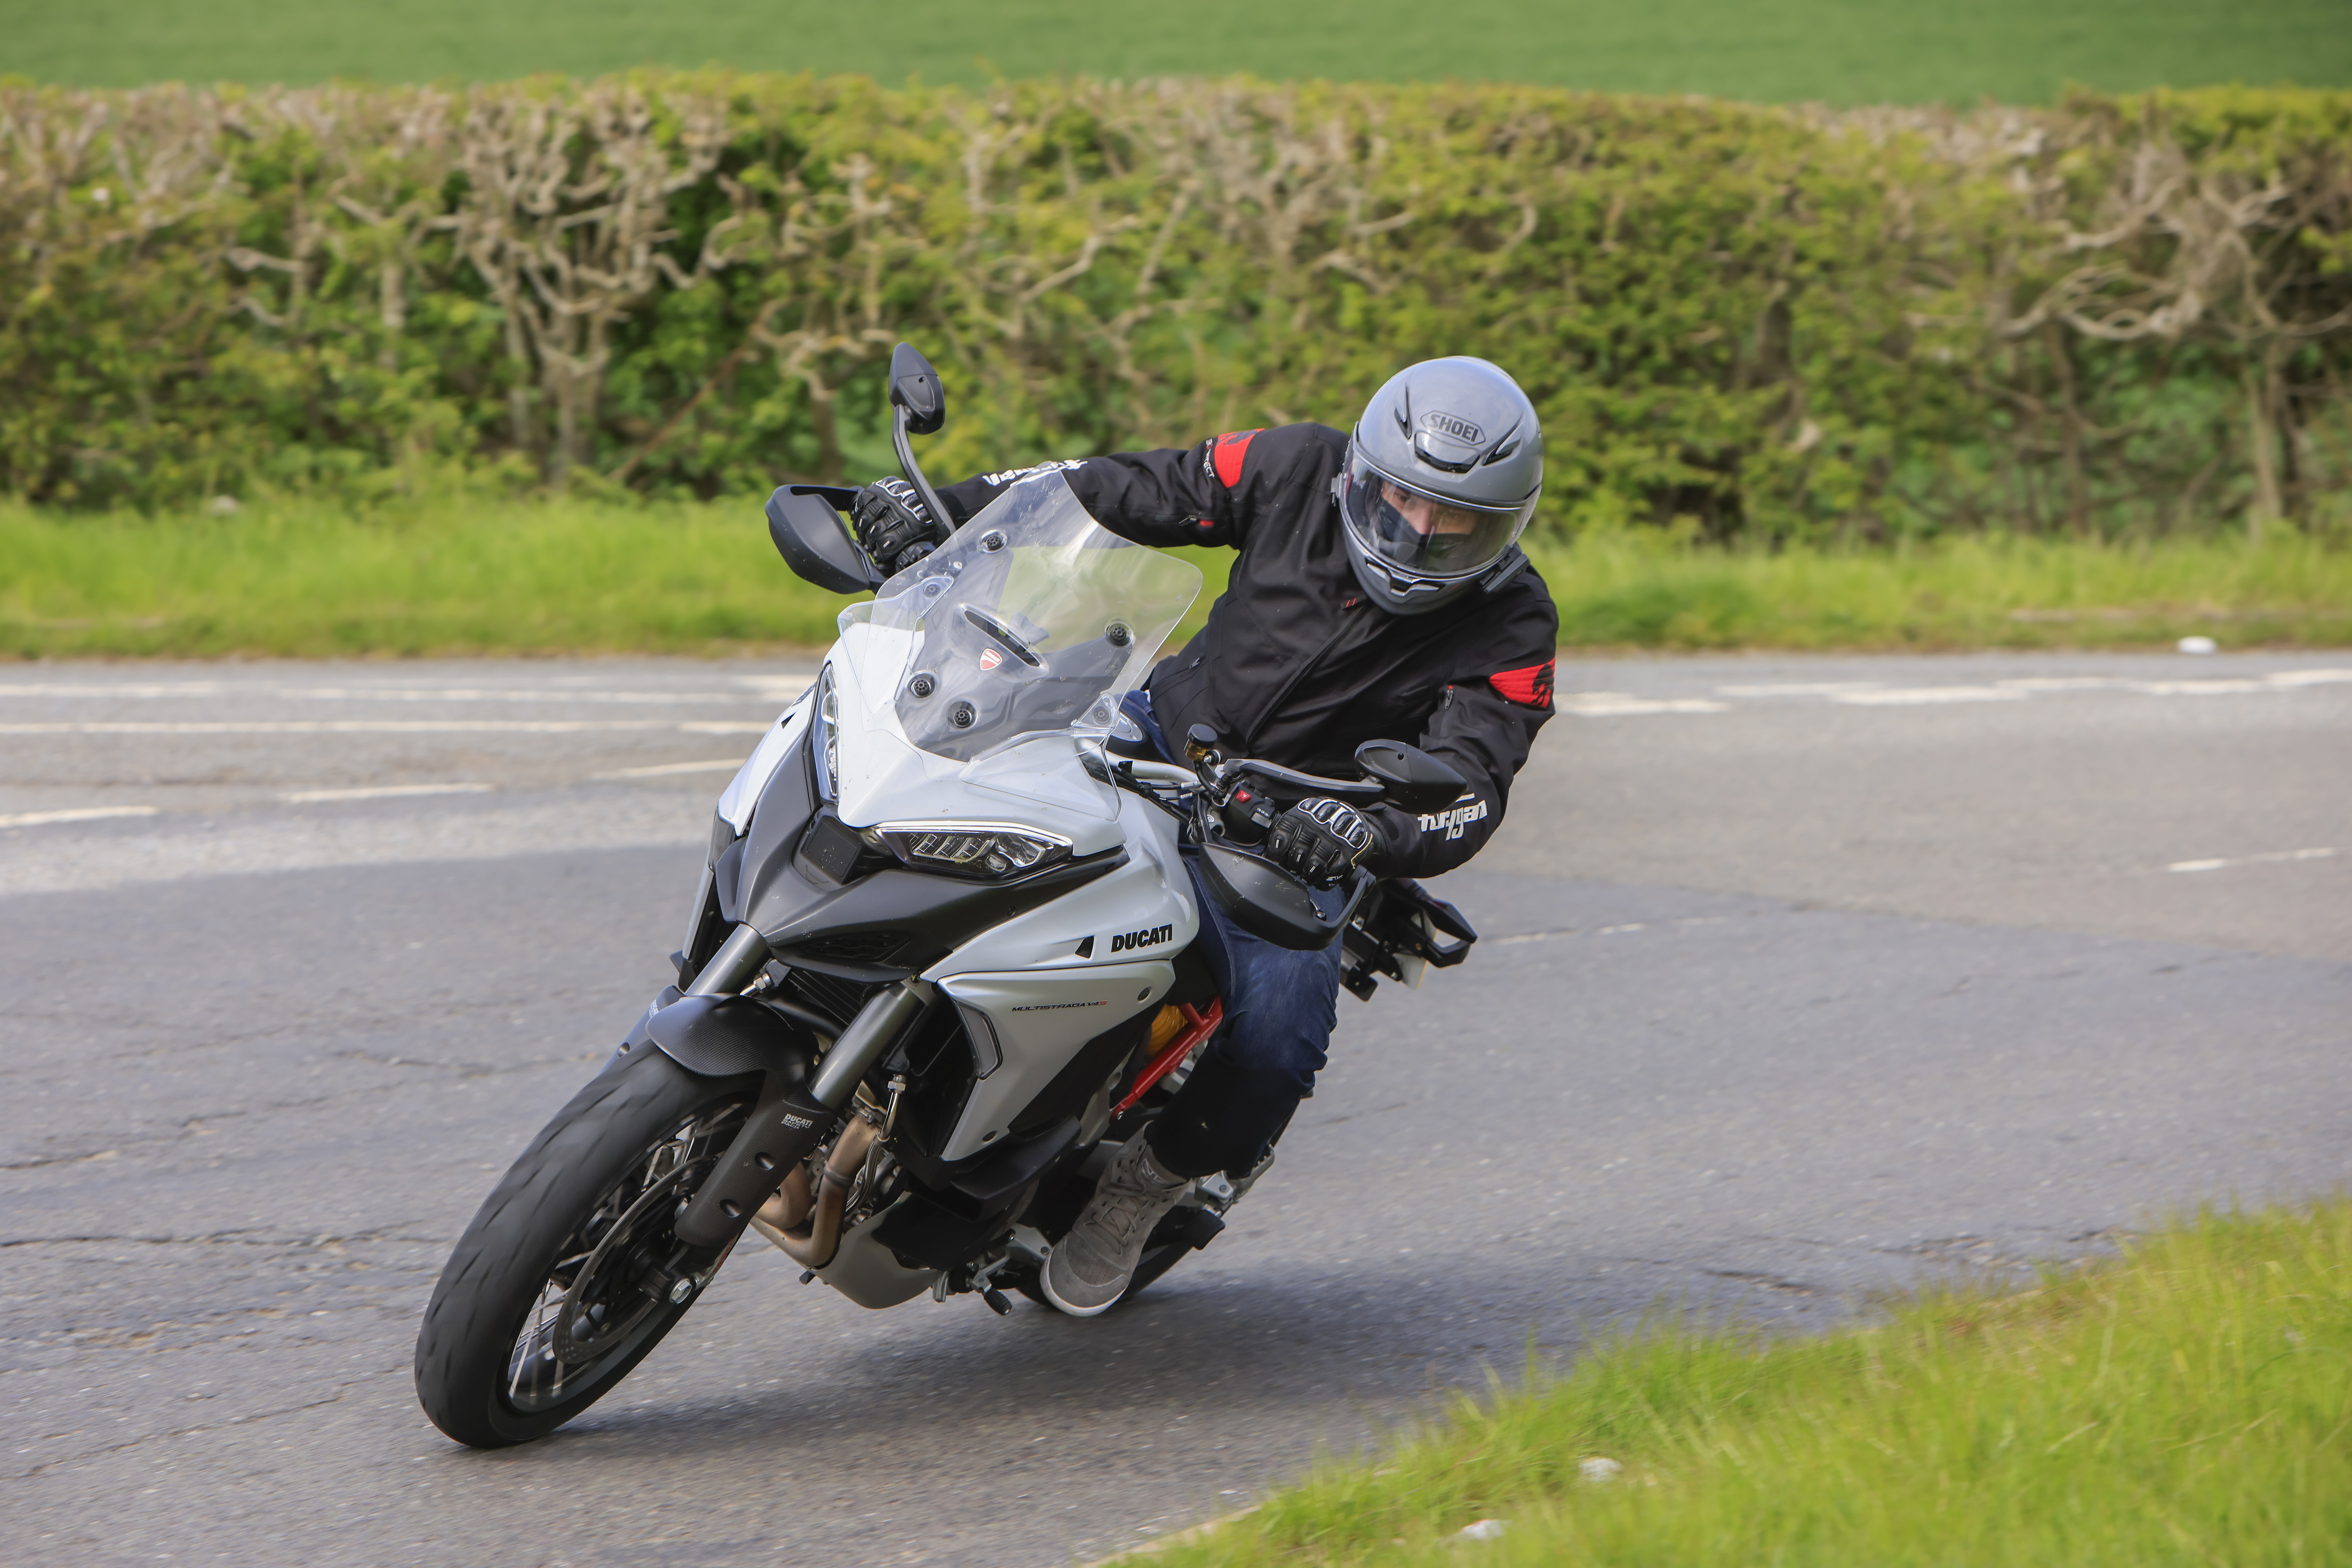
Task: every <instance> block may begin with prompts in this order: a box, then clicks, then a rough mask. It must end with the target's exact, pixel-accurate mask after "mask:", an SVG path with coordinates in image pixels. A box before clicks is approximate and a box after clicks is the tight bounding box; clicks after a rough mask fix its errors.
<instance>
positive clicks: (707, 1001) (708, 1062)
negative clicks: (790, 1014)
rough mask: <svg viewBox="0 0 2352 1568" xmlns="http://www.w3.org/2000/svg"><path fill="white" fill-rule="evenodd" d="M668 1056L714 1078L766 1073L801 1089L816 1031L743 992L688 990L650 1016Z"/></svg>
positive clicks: (781, 1084) (652, 1032)
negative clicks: (690, 992) (693, 992)
mask: <svg viewBox="0 0 2352 1568" xmlns="http://www.w3.org/2000/svg"><path fill="white" fill-rule="evenodd" d="M646 1035H647V1036H648V1037H650V1038H651V1039H652V1041H653V1043H654V1044H655V1045H656V1046H658V1047H661V1052H662V1054H663V1055H664V1056H666V1057H667V1058H670V1059H671V1060H672V1061H674V1062H676V1063H677V1065H678V1066H680V1067H682V1068H687V1069H688V1071H690V1072H698V1073H701V1074H704V1075H705V1076H707V1077H709V1078H733V1077H734V1076H736V1075H737V1074H738V1073H747V1072H758V1073H767V1074H770V1075H771V1076H772V1079H774V1085H773V1087H778V1088H782V1089H784V1090H785V1091H787V1092H793V1091H797V1090H799V1089H801V1088H802V1086H803V1085H804V1084H805V1083H806V1082H807V1081H808V1078H809V1074H810V1073H811V1071H812V1070H813V1069H814V1063H815V1061H816V1037H815V1036H814V1034H812V1033H811V1032H810V1031H809V1029H808V1026H806V1025H803V1024H801V1023H797V1022H795V1021H794V1020H793V1019H790V1018H787V1017H785V1016H782V1014H779V1013H776V1012H774V1011H772V1009H770V1008H766V1007H762V1006H761V1005H760V1004H759V1003H757V1002H754V1001H752V1000H751V999H750V998H748V997H743V996H688V997H683V998H681V999H679V1000H678V1001H676V1002H673V1003H671V1004H670V1005H668V1006H667V1007H664V1008H663V1009H661V1011H659V1012H657V1013H656V1014H655V1015H654V1016H652V1017H651V1018H649V1019H647V1020H646Z"/></svg>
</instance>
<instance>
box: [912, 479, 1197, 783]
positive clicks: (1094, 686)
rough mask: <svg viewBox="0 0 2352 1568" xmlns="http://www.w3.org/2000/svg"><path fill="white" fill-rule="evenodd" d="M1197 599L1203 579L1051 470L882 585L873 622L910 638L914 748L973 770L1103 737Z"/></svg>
mask: <svg viewBox="0 0 2352 1568" xmlns="http://www.w3.org/2000/svg"><path fill="white" fill-rule="evenodd" d="M1200 593H1201V574H1200V573H1199V571H1198V570H1196V569H1195V568H1194V567H1192V565H1190V564H1188V563H1185V562H1182V561H1179V560H1176V559H1174V558H1173V557H1171V556H1168V555H1164V554H1162V553H1160V552H1159V551H1156V550H1149V549H1145V548H1143V547H1142V546H1140V545H1135V544H1130V543H1129V542H1127V541H1126V540H1123V539H1120V538H1118V536H1117V535H1115V534H1112V533H1110V532H1108V531H1105V530H1104V529H1103V528H1102V527H1101V526H1100V525H1099V524H1097V522H1096V521H1095V520H1094V519H1093V518H1092V517H1091V516H1089V515H1088V514H1087V509H1086V508H1085V507H1084V506H1082V505H1081V504H1079V501H1078V498H1077V497H1076V495H1075V494H1074V493H1072V491H1071V489H1070V486H1069V481H1068V480H1067V479H1064V478H1063V477H1062V476H1061V475H1060V474H1059V473H1051V474H1040V475H1038V476H1036V477H1034V478H1032V479H1024V480H1022V481H1021V482H1020V483H1018V484H1015V485H1013V487H1012V488H1011V489H1008V490H1006V491H1005V492H1004V494H1003V495H1001V496H999V497H998V498H997V499H996V500H993V501H991V502H990V503H989V504H988V505H987V506H986V507H984V508H982V510H981V511H980V513H979V515H977V516H976V517H974V518H973V519H972V520H971V521H970V522H967V523H965V524H964V526H963V527H962V528H961V529H959V530H958V531H956V534H955V537H954V538H952V539H950V541H949V542H947V543H945V544H943V545H941V546H940V548H939V549H938V550H936V551H934V552H931V553H930V554H929V555H928V556H926V557H924V558H923V559H922V560H921V561H919V562H917V563H915V564H914V565H912V566H910V567H908V569H907V570H906V571H904V572H901V573H900V574H898V575H897V576H895V577H893V578H891V579H890V580H889V581H888V582H887V583H885V584H882V587H881V590H880V591H879V592H878V593H877V595H876V596H875V601H874V609H873V614H872V617H871V619H872V624H874V625H875V626H885V627H892V628H896V629H899V630H904V631H909V632H912V633H913V634H914V647H913V651H912V652H911V654H910V655H909V656H908V660H907V665H906V668H905V669H904V671H902V672H901V674H900V675H899V678H898V692H897V696H896V699H895V701H896V706H897V711H898V721H899V724H900V726H901V728H903V729H904V731H906V735H907V739H908V741H910V742H913V743H914V744H915V745H916V746H917V747H918V748H919V749H920V750H922V751H926V752H931V753H933V754H934V755H937V756H941V757H948V758H951V759H953V760H955V761H958V762H970V761H971V760H972V759H974V758H976V757H980V756H983V755H985V754H987V753H988V752H992V751H996V750H998V749H1000V748H1002V747H1003V746H1005V745H1007V744H1009V743H1011V742H1014V741H1017V740H1020V739H1021V738H1023V737H1024V736H1028V735H1034V734H1041V733H1046V732H1051V731H1068V730H1070V729H1072V728H1073V727H1076V728H1077V729H1080V730H1088V729H1091V730H1101V729H1106V728H1108V726H1109V723H1110V721H1111V716H1112V715H1113V713H1115V712H1116V711H1117V709H1118V700H1119V699H1120V698H1121V697H1123V696H1125V695H1126V694H1127V693H1128V692H1129V691H1130V690H1132V689H1134V688H1135V687H1136V686H1137V685H1139V683H1140V682H1141V681H1142V679H1143V678H1144V676H1145V674H1146V673H1147V672H1148V671H1149V670H1150V664H1151V659H1152V656H1153V655H1154V654H1156V653H1157V652H1158V651H1159V649H1160V644H1161V643H1162V642H1164V641H1166V640H1167V637H1168V634H1169V633H1170V632H1171V631H1173V630H1175V628H1176V623H1177V622H1178V621H1179V620H1181V619H1182V618H1183V616H1184V612H1185V611H1186V610H1187V609H1189V608H1191V607H1192V601H1193V600H1194V599H1195V598H1198V597H1199V596H1200Z"/></svg>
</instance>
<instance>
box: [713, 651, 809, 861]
mask: <svg viewBox="0 0 2352 1568" xmlns="http://www.w3.org/2000/svg"><path fill="white" fill-rule="evenodd" d="M815 702H816V687H815V685H814V683H812V684H811V685H810V687H809V689H807V690H806V691H803V692H802V693H801V697H800V700H799V701H797V702H795V703H793V705H792V706H791V707H789V708H787V709H785V710H784V711H783V715H782V717H781V718H779V719H778V720H777V721H775V722H774V723H772V724H771V725H769V726H768V732H767V733H766V734H764V735H762V736H761V737H760V743H759V744H758V745H756V746H754V747H752V748H751V756H749V757H748V758H746V759H745V760H744V763H743V765H742V766H741V767H740V768H738V769H736V770H735V781H734V782H733V783H732V784H729V785H728V786H727V792H726V793H725V794H724V795H720V796H719V816H723V817H725V818H726V819H727V826H730V827H731V828H733V829H734V830H735V832H736V834H737V836H738V837H740V836H741V835H742V834H744V833H746V832H748V831H749V830H750V829H751V808H752V807H753V806H755V805H759V804H760V795H761V791H763V790H765V789H766V788H767V787H768V781H769V780H770V779H772V778H773V777H775V774H776V764H777V763H781V762H782V761H783V760H784V753H785V752H789V751H791V750H792V749H793V742H794V741H797V740H799V739H800V738H801V731H803V730H805V729H807V728H808V721H809V712H810V710H811V709H812V707H813V706H814V703H815Z"/></svg>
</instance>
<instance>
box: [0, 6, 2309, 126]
mask: <svg viewBox="0 0 2352 1568" xmlns="http://www.w3.org/2000/svg"><path fill="white" fill-rule="evenodd" d="M655 64H659V65H669V66H682V67H688V68H692V67H699V66H704V65H712V64H716V65H723V66H729V67H733V68H739V69H746V70H811V71H816V72H819V73H829V72H840V71H855V72H861V73H864V74H866V75H869V76H873V77H875V78H877V79H880V80H882V81H884V82H887V83H891V84H894V85H895V84H897V83H899V82H903V81H904V80H906V79H908V78H909V77H919V78H921V79H924V80H927V81H932V82H964V83H976V82H984V81H986V80H987V79H989V78H990V77H991V76H992V75H997V74H1002V75H1004V76H1009V77H1022V76H1040V75H1055V74H1062V73H1079V74H1087V75H1095V76H1110V77H1120V78H1134V77H1139V76H1159V75H1196V74H1218V73H1225V72H1231V71H1249V72H1253V73H1255V74H1257V75H1260V76H1264V77H1269V78H1276V79H1286V78H1305V77H1322V78H1328V79H1340V80H1349V79H1361V80H1407V79H1434V78H1444V77H1458V78H1461V79H1467V80H1515V81H1536V82H1547V83H1555V84H1559V85H1564V86H1570V87H1580V88H1593V89H1605V90H1611V91H1622V92H1651V93H1681V92H1700V93H1709V94H1713V95H1717V96H1720V97H1727V98H1741V99H1749V100H1760V101H1792V100H1822V101H1826V102H1831V103H1861V102H1880V101H1892V102H1930V101H1944V102H1961V103H1967V102H1973V101H1975V100H1978V99H1979V98H1984V97H1991V98H1996V99H2000V100H2004V101H2008V102H2016V103H2036V102H2048V101H2050V100H2052V98H2053V96H2054V95H2055V94H2056V93H2057V91H2058V90H2059V89H2060V88H2061V87H2062V86H2063V84H2065V83H2067V82H2070V81H2073V82H2081V83H2084V84H2087V85H2089V86H2093V87H2097V88H2101V89H2109V90H2125V89H2136V88H2145V87H2151V86H2157V85H2164V84H2168V85H2171V86H2175V87H2191V86H2198V85H2202V84H2208V83H2215V82H2228V81H2245V82H2251V83H2256V84H2269V83H2273V82H2278V81H2284V80H2291V81H2294V82H2297V83H2300V84H2302V85H2305V86H2311V87H2327V86H2343V85H2346V84H2347V83H2352V16H2347V10H2346V6H2345V3H2344V0H2247V3H2245V4H2242V5H2215V4H2213V3H2212V0H1979V4H1977V5H1936V4H1930V3H1929V0H1650V3H1649V4H1646V5H1622V4H1616V3H1614V0H1469V3H1467V4H1462V5H1428V4H1425V3H1424V0H1347V3H1344V4H1343V3H1342V0H1293V3H1292V4H1288V5H1264V4H1252V3H1250V0H1193V3H1192V4H1191V5H1182V6H1172V5H1136V4H1127V5H1102V4H1099V3H1098V0H1096V3H1090V0H991V3H989V4H972V3H971V0H902V3H900V4H898V5H890V6H887V7H885V6H878V5H842V4H838V3H835V0H824V3H820V0H766V3H764V4H750V5H729V6H701V7H684V8H681V7H662V6H647V5H638V4H634V3H631V0H470V3H469V0H407V3H406V4H404V5H397V6H382V7H355V6H351V5H336V4H330V3H328V0H241V3H236V4H232V3H231V0H83V3H82V4H79V5H56V4H52V3H48V0H0V75H8V74H18V75H24V76H29V77H32V78H35V79H40V80H47V81H60V82H68V83H73V84H77V85H86V86H134V85H137V84H140V83H143V82H150V81H162V80H238V81H256V82H260V81H285V82H311V81H320V80H323V79H328V78H330V77H338V76H341V77H355V78H363V79H371V80H376V81H418V80H437V79H473V80H488V79H505V78H511V77H519V76H524V75H528V74H530V73H533V72H539V71H557V72H567V73H572V74H577V75H584V74H594V73H598V72H603V71H610V70H621V69H627V68H631V67H635V66H640V65H655Z"/></svg>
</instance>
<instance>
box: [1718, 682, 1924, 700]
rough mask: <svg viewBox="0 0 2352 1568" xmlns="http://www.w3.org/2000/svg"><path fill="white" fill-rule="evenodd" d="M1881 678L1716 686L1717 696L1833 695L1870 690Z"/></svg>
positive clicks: (1883, 683)
mask: <svg viewBox="0 0 2352 1568" xmlns="http://www.w3.org/2000/svg"><path fill="white" fill-rule="evenodd" d="M1885 684H1886V683H1885V681H1883V680H1791V681H1787V682H1783V683H1780V684H1776V685H1768V686H1718V687H1717V688H1716V689H1715V694H1716V695H1717V696H1718V697H1833V696H1835V695H1836V694H1837V693H1839V692H1841V691H1871V690H1875V689H1878V688H1880V687H1883V686H1885Z"/></svg>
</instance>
